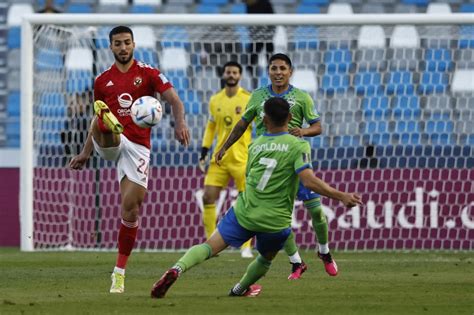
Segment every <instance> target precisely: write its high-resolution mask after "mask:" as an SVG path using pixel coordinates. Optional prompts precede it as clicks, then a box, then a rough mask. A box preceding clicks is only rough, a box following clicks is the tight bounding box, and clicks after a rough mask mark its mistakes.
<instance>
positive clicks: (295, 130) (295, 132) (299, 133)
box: [288, 128, 304, 137]
mask: <svg viewBox="0 0 474 315" xmlns="http://www.w3.org/2000/svg"><path fill="white" fill-rule="evenodd" d="M288 131H289V132H290V135H293V136H295V137H304V130H303V128H293V129H290V130H288Z"/></svg>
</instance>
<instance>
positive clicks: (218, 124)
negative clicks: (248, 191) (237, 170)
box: [202, 87, 252, 163]
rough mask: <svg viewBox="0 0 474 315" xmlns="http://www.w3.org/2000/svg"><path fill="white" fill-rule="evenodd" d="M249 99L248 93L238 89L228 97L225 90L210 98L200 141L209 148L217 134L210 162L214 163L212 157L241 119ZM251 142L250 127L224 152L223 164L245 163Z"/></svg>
mask: <svg viewBox="0 0 474 315" xmlns="http://www.w3.org/2000/svg"><path fill="white" fill-rule="evenodd" d="M249 99H250V92H248V91H247V90H245V89H243V88H241V87H239V90H238V92H237V93H236V94H235V95H234V96H232V97H228V96H227V94H226V93H225V89H222V90H221V91H219V92H218V93H216V94H214V95H212V96H211V99H210V100H209V120H208V121H207V125H206V130H205V131H204V137H203V139H202V146H203V147H206V148H210V147H211V146H212V142H213V141H214V136H215V135H216V134H217V142H216V146H215V148H214V154H213V155H212V159H211V162H213V161H214V155H215V154H216V152H218V151H219V149H220V147H221V146H222V145H223V144H224V142H225V140H226V139H227V137H228V136H229V134H230V132H231V131H232V128H234V126H235V124H236V123H237V122H238V121H239V120H240V119H241V118H242V114H243V113H244V112H245V107H246V106H247V102H248V101H249ZM251 140H252V126H249V128H248V129H247V130H246V131H245V132H244V134H243V135H242V137H241V138H240V139H239V140H237V141H236V142H235V143H234V144H233V145H232V146H231V147H230V149H229V150H228V151H227V152H226V154H225V156H224V159H223V162H224V163H227V162H229V163H233V162H240V163H246V162H247V155H248V146H249V144H250V141H251Z"/></svg>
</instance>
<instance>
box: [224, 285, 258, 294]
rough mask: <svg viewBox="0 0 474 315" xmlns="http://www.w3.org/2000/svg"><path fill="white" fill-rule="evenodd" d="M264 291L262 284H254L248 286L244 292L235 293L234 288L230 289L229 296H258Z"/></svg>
mask: <svg viewBox="0 0 474 315" xmlns="http://www.w3.org/2000/svg"><path fill="white" fill-rule="evenodd" d="M261 291H262V286H261V285H260V284H256V283H255V284H252V285H251V286H250V287H248V289H247V290H245V291H244V293H242V294H237V293H234V291H233V288H232V289H230V291H229V296H245V297H256V296H257V295H259V294H260V292H261Z"/></svg>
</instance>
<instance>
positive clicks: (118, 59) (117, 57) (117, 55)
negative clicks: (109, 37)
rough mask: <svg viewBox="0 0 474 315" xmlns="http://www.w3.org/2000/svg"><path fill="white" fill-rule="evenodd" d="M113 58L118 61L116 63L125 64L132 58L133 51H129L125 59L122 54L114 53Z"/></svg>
mask: <svg viewBox="0 0 474 315" xmlns="http://www.w3.org/2000/svg"><path fill="white" fill-rule="evenodd" d="M114 58H115V60H116V61H117V62H118V63H121V64H123V65H126V64H127V63H129V62H130V60H132V58H133V53H130V55H129V56H128V58H126V59H123V57H122V56H120V55H119V54H114Z"/></svg>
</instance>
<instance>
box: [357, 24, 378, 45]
mask: <svg viewBox="0 0 474 315" xmlns="http://www.w3.org/2000/svg"><path fill="white" fill-rule="evenodd" d="M357 45H358V47H359V49H361V48H384V47H385V32H384V30H383V28H382V27H381V26H379V25H363V26H362V27H361V28H360V30H359V37H358V39H357Z"/></svg>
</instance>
